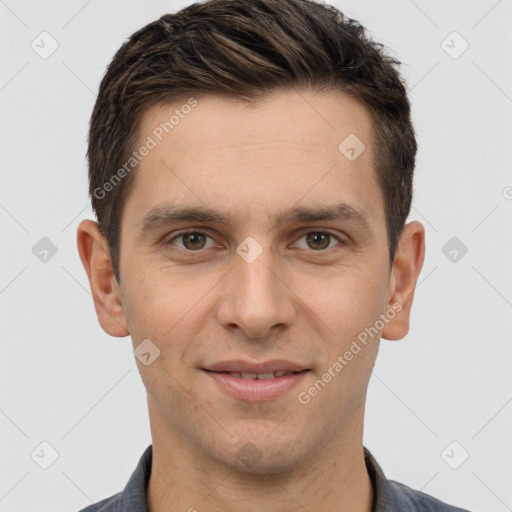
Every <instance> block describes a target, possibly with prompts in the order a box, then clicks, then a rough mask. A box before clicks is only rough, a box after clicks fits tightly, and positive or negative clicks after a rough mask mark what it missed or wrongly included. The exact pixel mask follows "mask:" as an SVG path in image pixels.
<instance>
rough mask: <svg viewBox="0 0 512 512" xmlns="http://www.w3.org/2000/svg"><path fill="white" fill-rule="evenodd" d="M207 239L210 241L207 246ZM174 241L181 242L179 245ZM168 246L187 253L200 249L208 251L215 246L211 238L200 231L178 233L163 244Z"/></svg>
mask: <svg viewBox="0 0 512 512" xmlns="http://www.w3.org/2000/svg"><path fill="white" fill-rule="evenodd" d="M207 239H210V241H211V243H210V245H209V246H207ZM175 241H178V242H181V245H180V244H179V243H177V242H175ZM165 243H166V244H169V245H176V246H177V247H179V248H180V249H185V250H188V251H198V250H200V249H209V248H210V247H213V246H214V245H215V242H214V241H213V239H212V238H211V237H209V236H208V235H206V234H205V233H201V232H200V231H188V232H186V233H180V234H179V235H175V236H174V237H172V238H170V239H169V240H167V241H166V242H165Z"/></svg>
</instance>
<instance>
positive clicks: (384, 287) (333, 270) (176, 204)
mask: <svg viewBox="0 0 512 512" xmlns="http://www.w3.org/2000/svg"><path fill="white" fill-rule="evenodd" d="M196 99H197V105H196V106H195V107H194V108H193V109H191V111H190V113H188V114H187V115H186V116H183V118H180V121H179V124H177V125H175V126H174V128H173V129H172V131H169V133H168V134H166V133H165V132H164V134H163V135H164V136H162V137H161V138H162V140H161V141H160V140H158V138H157V137H156V136H155V135H154V134H155V129H156V128H157V127H159V126H161V123H165V122H166V121H168V120H169V118H170V117H171V116H172V115H173V113H174V111H175V110H176V109H180V107H181V105H182V103H173V104H172V105H158V106H155V107H152V108H151V109H150V110H148V111H147V112H146V113H145V115H144V117H143V119H142V122H141V126H140V131H139V135H140V137H139V138H140V145H143V144H144V143H145V141H147V140H148V139H147V137H148V136H151V137H152V138H153V139H154V140H155V142H156V146H155V147H153V148H152V149H151V150H150V151H149V152H148V154H147V155H146V156H145V157H144V158H143V159H142V160H141V162H140V164H139V167H138V168H137V169H136V171H134V173H135V174H134V176H133V178H134V180H135V181H134V186H133V188H132V190H131V192H130V195H129V196H128V198H127V201H126V203H125V209H124V212H123V219H122V231H121V260H120V285H119V288H118V293H119V300H120V303H121V304H122V315H123V320H122V321H123V322H125V323H126V328H127V331H129V333H130V335H131V337H132V340H133V345H134V348H137V347H138V346H139V344H140V343H141V342H143V340H150V342H147V341H146V342H145V343H150V344H149V345H147V346H148V347H152V349H151V350H150V352H151V354H152V355H151V356H149V359H151V360H152V359H153V357H154V355H155V354H157V353H158V350H159V355H158V357H156V358H155V359H154V360H152V362H151V363H150V364H148V365H146V364H143V363H142V362H141V361H140V360H137V365H138V368H139V371H140V374H141V377H142V379H143V382H144V384H145V386H146V388H147V392H148V400H149V403H150V416H151V422H152V428H155V429H157V428H158V429H159V431H160V432H166V433H168V434H169V436H170V437H173V438H174V439H178V438H181V439H182V440H184V442H186V443H189V444H190V446H193V447H194V449H195V450H197V451H198V452H197V453H201V454H203V455H205V456H208V457H209V458H210V459H212V460H214V461H216V462H218V463H221V464H223V465H225V466H228V467H231V468H237V469H239V470H244V471H248V470H250V471H254V472H265V471H270V470H280V471H282V470H286V469H289V468H292V467H296V466H297V465H298V464H301V463H303V462H304V461H307V460H310V459H311V458H312V457H314V456H317V455H318V454H320V453H322V450H327V449H328V447H329V446H330V447H332V443H333V442H335V440H343V439H347V440H348V438H347V436H348V435H351V434H354V432H356V431H359V430H362V426H361V425H362V419H363V411H364V400H365V396H366V389H367V385H368V381H369V378H370V375H371V371H372V368H373V364H374V362H375V358H376V355H377V351H378V344H379V338H380V334H381V332H382V328H383V324H384V322H383V321H382V318H383V317H384V316H385V315H387V316H386V318H387V319H389V318H390V315H388V313H387V312H388V311H389V310H390V308H392V305H393V301H394V300H395V298H394V295H393V293H394V283H395V280H394V279H393V278H392V268H391V266H390V262H389V255H388V244H387V233H386V224H385V215H384V201H383V197H382V192H381V189H380V187H379V185H378V182H377V179H376V175H375V172H374V170H373V162H374V155H373V153H372V147H371V142H370V137H371V127H372V122H373V121H372V118H371V116H370V114H369V112H368V111H367V110H366V108H365V107H364V106H363V105H362V104H360V103H358V102H357V101H356V100H355V99H351V98H348V97H344V96H341V95H336V96H335V95H334V94H331V93H328V92H322V93H317V94H313V93H310V92H302V93H301V94H300V95H299V94H298V93H297V92H293V91H280V92H275V93H274V94H273V95H272V96H271V97H270V98H269V99H268V100H266V101H265V102H261V103H259V104H257V105H252V106H249V105H246V104H242V103H237V102H234V101H233V100H229V99H223V98H220V97H213V96H201V97H199V96H196ZM184 103H186V102H185V101H184ZM187 111H188V109H187ZM156 133H160V132H158V131H157V132H156ZM351 134H353V135H355V136H356V137H357V139H359V142H357V139H354V138H353V135H352V139H348V140H349V141H351V142H352V143H351V144H348V143H345V145H343V144H342V147H341V150H340V147H339V146H340V143H342V142H343V141H344V140H345V139H346V138H347V137H348V136H349V135H351ZM354 141H356V142H354ZM361 143H362V144H364V146H365V149H364V150H363V151H362V152H361V153H360V154H359V155H358V153H359V152H360V151H361V149H362V148H363V146H362V145H361ZM347 144H348V146H347ZM137 147H138V146H137ZM351 147H353V148H354V151H351V149H350V148H351ZM357 155H358V156H357ZM354 156H357V158H354ZM379 319H380V320H381V321H380V322H379ZM391 322H392V321H391ZM386 323H387V322H386ZM371 328H373V329H374V331H371V332H375V329H376V330H378V331H379V332H378V334H373V335H372V336H368V329H371ZM365 329H366V331H365ZM363 332H366V333H367V339H366V343H362V342H361V340H362V339H363V338H364V335H361V333H363ZM354 342H356V345H357V346H358V347H359V350H357V349H356V348H355V345H354ZM155 347H157V349H156V348H155ZM155 350H156V352H152V351H155ZM348 352H350V353H351V354H352V357H350V355H349V354H348ZM336 363H338V364H336ZM340 366H341V368H340ZM280 370H281V373H282V372H284V371H287V372H288V373H287V374H285V375H282V376H280V373H278V374H277V376H276V375H275V374H272V372H274V371H278V372H279V371H280ZM227 372H229V373H227ZM241 373H244V375H241ZM255 373H258V374H259V375H258V378H254V377H255V375H254V374H255ZM245 374H248V375H245ZM269 374H270V375H269ZM326 374H329V375H330V378H329V377H328V376H327V377H326ZM247 377H249V378H247ZM319 381H321V383H320V384H319ZM315 383H316V384H315ZM315 390H316V391H315ZM248 458H249V459H252V460H255V459H257V464H254V465H253V467H249V466H250V464H248V463H247V459H248Z"/></svg>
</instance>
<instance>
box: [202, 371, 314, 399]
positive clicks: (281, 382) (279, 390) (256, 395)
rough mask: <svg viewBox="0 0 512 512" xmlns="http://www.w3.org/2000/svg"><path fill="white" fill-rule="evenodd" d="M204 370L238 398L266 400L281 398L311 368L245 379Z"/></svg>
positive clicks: (224, 390) (223, 389)
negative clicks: (286, 373)
mask: <svg viewBox="0 0 512 512" xmlns="http://www.w3.org/2000/svg"><path fill="white" fill-rule="evenodd" d="M292 371H293V370H292ZM203 372H204V373H205V374H206V375H207V377H208V378H210V379H212V380H213V381H214V383H215V385H216V386H218V387H219V388H220V389H221V390H222V391H223V392H224V393H226V394H227V395H229V396H231V397H233V398H235V399H237V400H243V401H247V402H265V401H269V400H274V399H276V398H279V397H280V396H282V395H284V394H285V393H287V392H288V391H290V390H291V389H293V388H294V387H296V386H297V385H298V384H299V383H300V382H301V381H302V380H303V379H304V377H305V376H306V375H307V374H308V373H309V370H302V371H299V372H298V373H292V374H291V375H282V376H281V377H274V378H272V379H264V380H259V379H243V378H241V377H236V376H234V375H230V374H229V373H218V372H215V371H209V370H203ZM256 373H258V372H256ZM259 373H264V372H259Z"/></svg>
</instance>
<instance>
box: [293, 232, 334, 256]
mask: <svg viewBox="0 0 512 512" xmlns="http://www.w3.org/2000/svg"><path fill="white" fill-rule="evenodd" d="M295 245H296V247H298V248H299V249H310V250H311V249H312V250H313V251H323V250H325V249H331V248H332V247H335V246H336V245H343V242H342V240H340V239H339V238H338V237H337V236H336V235H333V234H331V233H329V232H327V231H309V232H308V233H305V234H304V235H302V236H301V237H300V238H299V240H298V241H297V242H295Z"/></svg>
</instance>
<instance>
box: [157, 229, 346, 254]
mask: <svg viewBox="0 0 512 512" xmlns="http://www.w3.org/2000/svg"><path fill="white" fill-rule="evenodd" d="M312 233H314V234H321V235H329V236H330V237H331V238H334V239H335V240H336V241H337V242H338V244H337V245H336V246H334V247H328V248H326V249H318V250H314V249H309V250H310V251H312V252H318V253H321V252H324V253H325V252H328V251H330V250H331V249H334V248H335V247H338V246H343V245H346V241H344V240H342V239H341V238H340V237H339V236H337V235H335V234H334V233H331V232H330V231H325V230H322V229H320V230H310V231H305V232H303V233H302V234H301V235H300V237H299V238H298V239H297V241H298V240H300V239H301V238H303V237H305V236H307V235H309V234H312ZM191 234H194V235H204V236H206V237H208V238H210V239H212V240H213V237H211V236H210V235H208V234H207V233H205V232H203V231H197V230H188V231H182V232H180V233H178V234H177V235H174V236H173V237H172V238H169V239H167V240H165V241H164V245H174V244H173V242H174V241H175V240H177V239H179V238H181V237H183V236H185V235H191ZM177 249H179V250H181V251H185V252H188V253H201V252H204V251H205V250H206V249H204V248H203V249H198V250H196V251H193V250H190V249H186V248H182V247H177Z"/></svg>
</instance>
